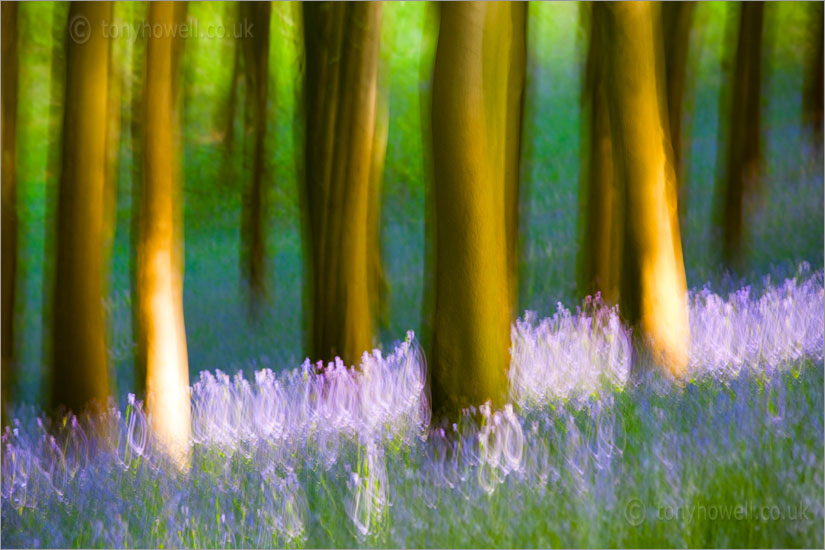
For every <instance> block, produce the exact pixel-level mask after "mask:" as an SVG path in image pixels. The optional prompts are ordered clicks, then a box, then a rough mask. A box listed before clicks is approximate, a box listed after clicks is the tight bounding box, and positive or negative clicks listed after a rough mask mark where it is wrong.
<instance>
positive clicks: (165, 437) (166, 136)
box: [133, 2, 191, 465]
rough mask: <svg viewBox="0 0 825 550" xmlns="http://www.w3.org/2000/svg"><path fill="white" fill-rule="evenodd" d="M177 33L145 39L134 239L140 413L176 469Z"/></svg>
mask: <svg viewBox="0 0 825 550" xmlns="http://www.w3.org/2000/svg"><path fill="white" fill-rule="evenodd" d="M185 15H186V3H184V2H151V3H150V4H149V9H148V22H149V25H151V26H152V27H154V28H172V27H173V26H175V25H180V24H181V23H182V22H183V21H184V20H185ZM182 46H183V44H182V39H181V38H180V35H179V34H175V35H174V36H173V33H161V34H154V33H152V34H151V35H150V36H149V37H148V38H147V40H146V50H145V51H146V72H145V83H144V90H143V94H142V97H143V108H142V109H141V117H142V122H141V125H140V126H141V128H140V130H141V153H142V165H143V166H142V169H141V180H139V181H136V182H135V184H137V185H139V190H138V195H139V199H140V200H139V202H138V204H136V205H133V208H135V211H134V212H133V216H138V218H137V226H138V235H137V239H136V241H137V242H136V244H137V250H136V274H135V279H136V283H137V287H136V290H137V299H136V302H135V304H136V307H137V308H138V309H137V320H138V323H139V330H138V335H139V340H138V342H137V346H138V348H139V349H140V351H139V353H138V354H137V357H138V358H139V359H140V360H141V361H143V362H144V363H143V364H142V365H139V366H138V372H145V373H146V374H145V376H146V410H147V413H148V414H149V416H150V417H151V421H152V428H153V431H154V433H155V435H156V437H157V438H158V441H159V442H160V444H161V445H162V446H163V447H164V448H165V449H166V451H167V452H168V453H169V455H170V456H171V457H172V458H173V460H175V461H176V462H177V463H178V464H179V465H185V464H186V463H187V462H188V454H189V447H188V445H189V433H190V429H191V428H190V415H191V412H190V402H189V364H188V356H187V348H186V332H185V329H184V318H183V258H182V255H183V250H182V248H183V247H182V242H183V217H182V214H183V213H182V209H181V192H182V190H181V183H180V161H179V158H180V153H179V150H180V109H179V93H178V91H179V90H178V88H179V84H180V82H179V78H178V76H177V75H178V72H179V71H180V59H181V54H182Z"/></svg>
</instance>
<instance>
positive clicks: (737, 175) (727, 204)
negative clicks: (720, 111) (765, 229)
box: [722, 2, 764, 267]
mask: <svg viewBox="0 0 825 550" xmlns="http://www.w3.org/2000/svg"><path fill="white" fill-rule="evenodd" d="M739 10H740V12H739V35H738V40H737V45H736V60H735V69H734V74H733V87H732V90H733V92H732V98H731V102H730V106H729V107H728V108H729V109H730V110H729V111H728V112H729V113H730V131H729V133H728V135H729V139H728V143H727V157H726V162H727V168H726V171H725V179H724V181H723V183H722V187H723V188H722V196H723V214H722V217H723V220H722V247H723V248H722V251H723V256H724V260H725V261H726V262H727V264H728V265H730V266H734V267H739V266H741V262H742V233H743V229H742V226H743V223H744V221H743V220H744V212H743V208H744V196H745V194H746V193H747V192H748V190H749V189H751V188H753V187H754V186H755V185H756V183H757V178H758V177H759V169H760V166H759V164H760V132H761V123H760V119H761V117H760V109H761V97H762V94H761V86H762V78H761V67H762V34H763V33H762V30H763V15H764V4H763V3H762V2H741V3H740V4H739Z"/></svg>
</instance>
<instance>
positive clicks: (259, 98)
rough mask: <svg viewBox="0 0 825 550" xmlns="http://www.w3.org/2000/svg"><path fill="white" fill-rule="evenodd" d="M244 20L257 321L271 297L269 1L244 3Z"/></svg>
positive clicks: (245, 247)
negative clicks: (268, 265)
mask: <svg viewBox="0 0 825 550" xmlns="http://www.w3.org/2000/svg"><path fill="white" fill-rule="evenodd" d="M240 13H241V19H242V20H248V21H251V22H252V24H253V27H252V32H253V33H254V34H253V35H252V36H251V37H247V38H245V39H243V40H242V41H241V42H240V43H239V45H242V46H243V48H244V58H245V65H246V86H247V92H248V93H247V97H248V98H249V99H250V100H251V101H249V102H248V105H247V113H249V114H250V115H251V117H250V121H251V124H252V132H253V143H254V145H253V151H252V173H251V181H250V183H249V184H248V185H247V186H246V188H245V190H244V197H243V205H242V211H241V273H242V275H243V279H244V281H245V283H246V287H247V291H248V293H249V294H248V300H249V314H250V317H251V318H252V319H253V320H254V319H257V318H258V316H259V314H260V307H261V304H262V302H263V301H264V300H265V298H266V295H267V285H266V262H265V253H266V204H265V202H266V192H265V190H264V177H265V174H264V160H265V154H266V122H267V116H266V114H267V91H268V87H269V18H270V14H271V4H270V3H269V2H249V3H243V4H241V10H240Z"/></svg>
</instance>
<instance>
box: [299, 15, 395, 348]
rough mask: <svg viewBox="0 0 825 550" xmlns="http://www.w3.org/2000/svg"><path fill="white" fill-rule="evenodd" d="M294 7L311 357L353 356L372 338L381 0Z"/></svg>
mask: <svg viewBox="0 0 825 550" xmlns="http://www.w3.org/2000/svg"><path fill="white" fill-rule="evenodd" d="M303 13H304V35H305V36H304V43H305V48H306V52H305V54H306V78H305V83H304V94H305V100H304V101H305V110H306V131H305V151H304V154H305V164H304V178H305V183H304V187H305V198H306V210H307V212H306V214H307V216H306V226H307V230H306V234H307V236H308V238H309V240H310V247H309V248H310V258H311V273H312V275H311V276H312V283H311V284H310V285H308V288H307V291H308V292H311V298H310V300H309V301H310V302H311V303H312V307H311V310H312V312H311V315H312V321H311V326H312V329H311V331H312V335H311V338H310V340H311V344H310V348H311V349H310V355H311V356H312V357H313V359H319V360H321V359H323V360H327V359H330V358H331V357H332V356H336V355H337V356H340V357H341V358H342V359H343V360H344V362H345V363H347V364H354V363H356V362H357V361H358V359H359V358H360V356H361V354H362V353H363V352H365V351H368V350H369V349H371V348H372V346H373V317H372V311H373V307H372V300H371V297H370V280H371V279H372V278H373V277H374V273H375V271H374V265H373V264H372V262H374V261H375V258H374V256H379V257H380V250H374V249H372V248H371V245H372V246H374V243H375V242H376V239H371V238H370V237H369V234H370V228H369V226H370V223H371V222H370V219H371V218H370V216H371V214H370V202H371V201H370V193H371V191H370V187H371V181H372V182H374V181H375V179H376V177H377V176H376V175H375V174H374V171H375V168H376V153H375V148H376V147H384V144H377V139H376V116H377V110H378V107H377V97H378V46H379V42H380V34H381V33H380V30H381V3H378V2H368V3H360V2H359V3H345V4H338V3H308V4H304V5H303ZM373 203H374V201H373ZM373 223H374V222H373ZM371 273H372V274H373V275H371Z"/></svg>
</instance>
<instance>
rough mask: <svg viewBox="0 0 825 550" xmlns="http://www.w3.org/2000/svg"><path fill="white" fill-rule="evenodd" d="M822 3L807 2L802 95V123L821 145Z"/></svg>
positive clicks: (823, 64) (818, 144) (822, 90)
mask: <svg viewBox="0 0 825 550" xmlns="http://www.w3.org/2000/svg"><path fill="white" fill-rule="evenodd" d="M823 6H825V4H823V3H822V2H811V3H810V4H808V25H809V31H808V32H809V41H810V42H809V45H810V49H809V51H808V65H807V67H806V70H805V82H804V85H803V89H804V91H803V95H802V113H803V123H804V125H805V126H807V127H808V129H809V130H810V131H811V132H812V134H813V138H814V142H815V143H816V144H817V146H820V147H821V146H822V111H823V96H825V89H823V66H825V60H823V17H825V14H823V9H824V8H823Z"/></svg>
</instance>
